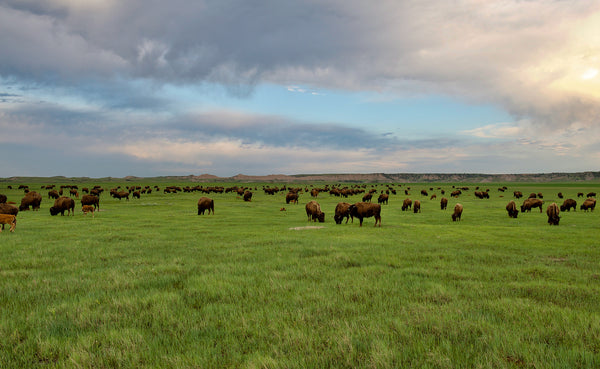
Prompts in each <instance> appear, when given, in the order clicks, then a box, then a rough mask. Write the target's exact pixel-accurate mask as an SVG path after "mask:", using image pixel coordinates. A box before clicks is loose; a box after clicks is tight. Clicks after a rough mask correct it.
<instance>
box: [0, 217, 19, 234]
mask: <svg viewBox="0 0 600 369" xmlns="http://www.w3.org/2000/svg"><path fill="white" fill-rule="evenodd" d="M0 224H2V228H0V232H2V230H3V229H4V225H5V224H8V225H10V231H11V232H14V231H15V227H16V226H17V217H16V216H14V215H12V214H0Z"/></svg>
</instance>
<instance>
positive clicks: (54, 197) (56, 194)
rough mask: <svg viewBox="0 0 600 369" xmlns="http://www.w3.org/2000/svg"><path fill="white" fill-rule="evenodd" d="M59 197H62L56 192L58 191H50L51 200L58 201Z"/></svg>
mask: <svg viewBox="0 0 600 369" xmlns="http://www.w3.org/2000/svg"><path fill="white" fill-rule="evenodd" d="M59 197H60V195H59V194H58V191H56V190H50V191H48V198H49V199H54V200H56V199H58V198H59Z"/></svg>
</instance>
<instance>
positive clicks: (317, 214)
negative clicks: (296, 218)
mask: <svg viewBox="0 0 600 369" xmlns="http://www.w3.org/2000/svg"><path fill="white" fill-rule="evenodd" d="M305 209H306V216H307V217H308V220H309V221H311V220H312V221H314V222H316V221H317V220H318V221H319V223H323V222H325V213H323V212H322V211H321V205H319V203H318V202H316V201H315V200H311V201H309V202H308V203H306V206H305Z"/></svg>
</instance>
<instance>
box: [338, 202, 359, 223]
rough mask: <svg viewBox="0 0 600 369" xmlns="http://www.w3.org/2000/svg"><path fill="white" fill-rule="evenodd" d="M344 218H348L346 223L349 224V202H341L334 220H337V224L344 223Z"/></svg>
mask: <svg viewBox="0 0 600 369" xmlns="http://www.w3.org/2000/svg"><path fill="white" fill-rule="evenodd" d="M344 218H346V224H348V220H350V204H348V203H347V202H340V203H338V204H337V205H336V207H335V215H334V216H333V220H335V224H342V220H344ZM352 222H353V223H354V218H353V219H352Z"/></svg>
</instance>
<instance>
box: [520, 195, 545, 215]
mask: <svg viewBox="0 0 600 369" xmlns="http://www.w3.org/2000/svg"><path fill="white" fill-rule="evenodd" d="M543 204H544V203H543V201H542V200H540V199H536V198H533V197H531V198H528V199H527V200H525V201H524V202H523V205H521V213H524V212H526V211H529V212H531V209H532V208H540V213H541V212H542V205H543Z"/></svg>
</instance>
